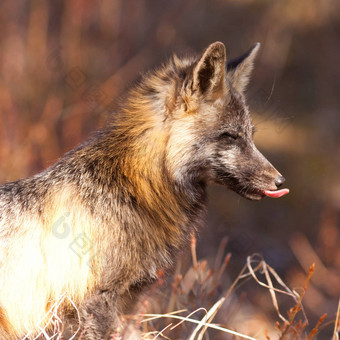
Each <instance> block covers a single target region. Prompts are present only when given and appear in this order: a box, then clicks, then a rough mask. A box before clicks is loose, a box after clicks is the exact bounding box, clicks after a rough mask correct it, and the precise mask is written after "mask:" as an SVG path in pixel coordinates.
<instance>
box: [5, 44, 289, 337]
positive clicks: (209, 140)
mask: <svg viewBox="0 0 340 340" xmlns="http://www.w3.org/2000/svg"><path fill="white" fill-rule="evenodd" d="M258 49H259V44H256V45H255V46H254V47H253V48H252V49H251V50H250V51H249V52H247V53H245V54H244V55H242V56H241V57H239V58H237V59H235V60H232V61H230V62H228V63H227V62H226V49H225V46H224V44H223V43H221V42H215V43H213V44H211V45H210V46H208V48H207V49H206V50H205V51H204V52H203V53H202V54H201V55H199V56H191V57H183V58H179V57H177V56H174V57H173V58H172V59H171V60H170V61H169V62H168V63H167V64H165V65H163V66H161V67H160V68H158V69H156V70H155V71H153V72H149V73H147V74H146V75H144V76H143V77H142V79H141V80H140V82H139V83H138V84H137V85H136V86H134V87H133V88H132V89H131V90H130V91H129V93H128V96H127V99H126V100H125V101H124V102H123V103H122V105H121V107H120V109H119V110H118V111H117V112H115V113H113V114H112V119H111V121H110V123H109V124H108V125H107V127H106V128H105V129H103V130H102V131H100V132H98V133H97V134H96V135H95V136H94V137H92V138H91V139H89V140H88V141H87V142H85V143H84V144H82V145H80V146H78V147H77V148H75V149H74V150H72V151H70V152H68V153H67V154H65V155H64V156H63V157H62V158H61V159H60V160H59V161H58V162H57V163H56V164H54V165H53V166H51V167H50V168H48V169H46V170H45V171H43V172H41V173H39V174H37V175H35V176H34V177H31V178H26V179H20V180H17V181H15V182H10V183H6V184H3V185H1V186H0V211H1V215H0V336H1V339H18V338H20V337H22V336H24V335H25V334H27V333H29V332H31V333H30V334H33V335H34V334H37V331H38V325H39V323H40V322H41V320H44V315H45V314H46V312H47V311H48V309H49V308H50V307H51V306H52V305H53V304H54V303H55V302H56V301H58V299H59V298H60V296H62V295H63V294H67V296H69V297H70V299H72V301H73V302H74V303H75V304H76V305H77V306H78V307H79V314H80V318H81V322H82V326H83V334H82V339H104V338H105V336H108V335H110V334H111V333H112V332H114V330H115V327H117V322H118V321H117V320H118V318H119V315H121V314H122V313H125V312H126V311H127V310H129V309H131V307H132V306H133V305H134V304H135V303H136V299H137V298H138V295H139V294H140V293H141V292H142V291H143V289H144V288H145V287H147V286H148V285H150V284H151V283H152V282H154V281H155V280H156V279H157V273H158V272H159V271H160V270H167V269H168V268H171V267H172V266H173V263H174V261H175V259H176V256H177V255H178V253H179V252H180V251H181V250H182V249H183V248H185V247H186V246H187V245H188V242H189V236H190V235H191V234H192V233H194V232H196V231H198V230H199V229H200V228H201V225H202V224H203V222H202V221H204V215H205V210H206V187H207V184H208V183H209V182H215V183H219V184H222V185H225V186H226V187H228V188H229V189H231V190H234V191H235V192H237V193H239V194H240V195H241V196H243V197H245V198H248V199H251V200H260V199H262V198H263V197H265V196H269V197H280V196H282V195H284V194H286V193H288V189H281V190H278V187H280V186H281V185H282V184H283V182H284V178H283V177H282V175H281V174H280V173H279V172H278V171H277V170H276V169H275V168H274V167H273V166H272V165H271V164H270V163H269V162H268V160H267V159H266V158H265V157H264V156H263V155H262V154H261V153H260V152H259V151H258V150H257V149H256V147H255V145H254V142H253V132H254V129H253V125H252V123H251V120H250V117H249V112H248V108H247V106H246V102H245V96H244V92H245V88H246V86H247V84H248V80H249V76H250V73H251V70H252V68H253V61H254V58H255V56H256V54H257V51H258ZM65 313H67V306H65ZM40 325H41V324H40Z"/></svg>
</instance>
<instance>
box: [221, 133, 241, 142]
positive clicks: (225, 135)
mask: <svg viewBox="0 0 340 340" xmlns="http://www.w3.org/2000/svg"><path fill="white" fill-rule="evenodd" d="M238 137H239V134H238V133H233V132H228V131H225V132H223V133H221V134H220V135H219V137H218V138H219V139H227V138H229V139H230V138H231V139H234V140H236V139H237V138H238Z"/></svg>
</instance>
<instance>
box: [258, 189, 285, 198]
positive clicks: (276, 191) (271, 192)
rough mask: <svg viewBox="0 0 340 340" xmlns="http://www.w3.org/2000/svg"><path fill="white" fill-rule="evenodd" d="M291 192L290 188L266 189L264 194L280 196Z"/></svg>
mask: <svg viewBox="0 0 340 340" xmlns="http://www.w3.org/2000/svg"><path fill="white" fill-rule="evenodd" d="M288 193H289V189H280V190H275V191H272V190H265V191H264V194H265V195H266V196H268V197H272V198H279V197H281V196H284V195H287V194H288Z"/></svg>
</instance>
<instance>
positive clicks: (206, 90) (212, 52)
mask: <svg viewBox="0 0 340 340" xmlns="http://www.w3.org/2000/svg"><path fill="white" fill-rule="evenodd" d="M259 47H260V45H259V44H258V43H257V44H256V45H255V46H254V47H253V48H251V49H250V50H249V51H248V52H247V53H245V54H243V55H242V56H240V57H239V58H236V59H234V60H232V61H230V62H227V57H226V48H225V46H224V44H223V43H221V42H215V43H213V44H211V45H210V46H208V48H207V49H206V50H205V51H204V52H203V53H202V55H200V56H198V57H196V58H193V57H185V58H178V57H176V56H174V58H173V60H172V61H171V62H170V63H169V64H168V65H166V66H164V67H163V68H161V69H159V70H158V71H156V72H155V73H153V74H151V75H150V74H148V75H147V76H146V77H145V78H144V81H143V82H142V85H141V87H140V89H142V90H143V89H144V93H145V94H148V97H149V98H151V99H150V100H149V107H150V106H151V108H150V109H149V108H148V109H145V110H144V112H146V111H147V112H151V111H153V112H158V113H159V112H160V110H161V111H162V112H163V114H158V115H157V117H156V120H158V122H157V123H156V124H153V125H154V126H158V127H160V128H159V132H158V134H157V132H156V133H155V131H154V133H153V135H154V136H155V135H157V136H158V135H163V131H165V130H166V131H167V132H168V136H167V137H166V138H165V140H166V146H165V155H164V158H165V161H166V165H167V169H169V172H170V174H171V175H172V177H173V178H175V180H176V181H177V182H185V183H188V182H193V181H196V182H197V183H198V182H199V183H202V182H206V181H212V182H215V183H218V184H222V185H226V186H227V187H229V188H230V189H231V190H233V191H235V192H237V193H238V194H240V195H241V196H243V197H245V198H248V199H251V200H259V199H261V198H263V197H264V196H270V197H280V196H282V195H284V194H286V193H288V189H282V190H277V189H278V187H280V186H281V185H282V184H283V182H284V181H285V179H284V177H283V176H282V175H281V174H280V173H279V172H278V171H277V170H276V169H275V168H274V166H273V165H272V164H271V163H270V162H269V161H268V160H267V159H266V158H265V157H264V156H263V155H262V154H261V153H260V151H259V150H258V149H257V148H256V146H255V144H254V141H253V134H254V127H253V125H252V122H251V119H250V116H249V110H248V107H247V105H246V101H245V94H244V93H245V89H246V86H247V84H248V81H249V77H250V73H251V71H252V68H253V62H254V59H255V56H256V54H257V52H258V50H259ZM145 103H146V101H145V97H144V99H143V104H144V105H145ZM135 106H136V105H135ZM144 114H145V113H144ZM152 119H153V120H155V116H153V118H152ZM149 130H150V129H149ZM143 131H146V129H144V130H143Z"/></svg>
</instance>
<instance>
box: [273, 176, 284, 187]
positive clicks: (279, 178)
mask: <svg viewBox="0 0 340 340" xmlns="http://www.w3.org/2000/svg"><path fill="white" fill-rule="evenodd" d="M285 180H286V179H285V178H284V177H283V176H280V177H278V178H277V179H276V180H275V185H276V186H277V187H280V186H281V185H282V184H283V183H284V182H285Z"/></svg>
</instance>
